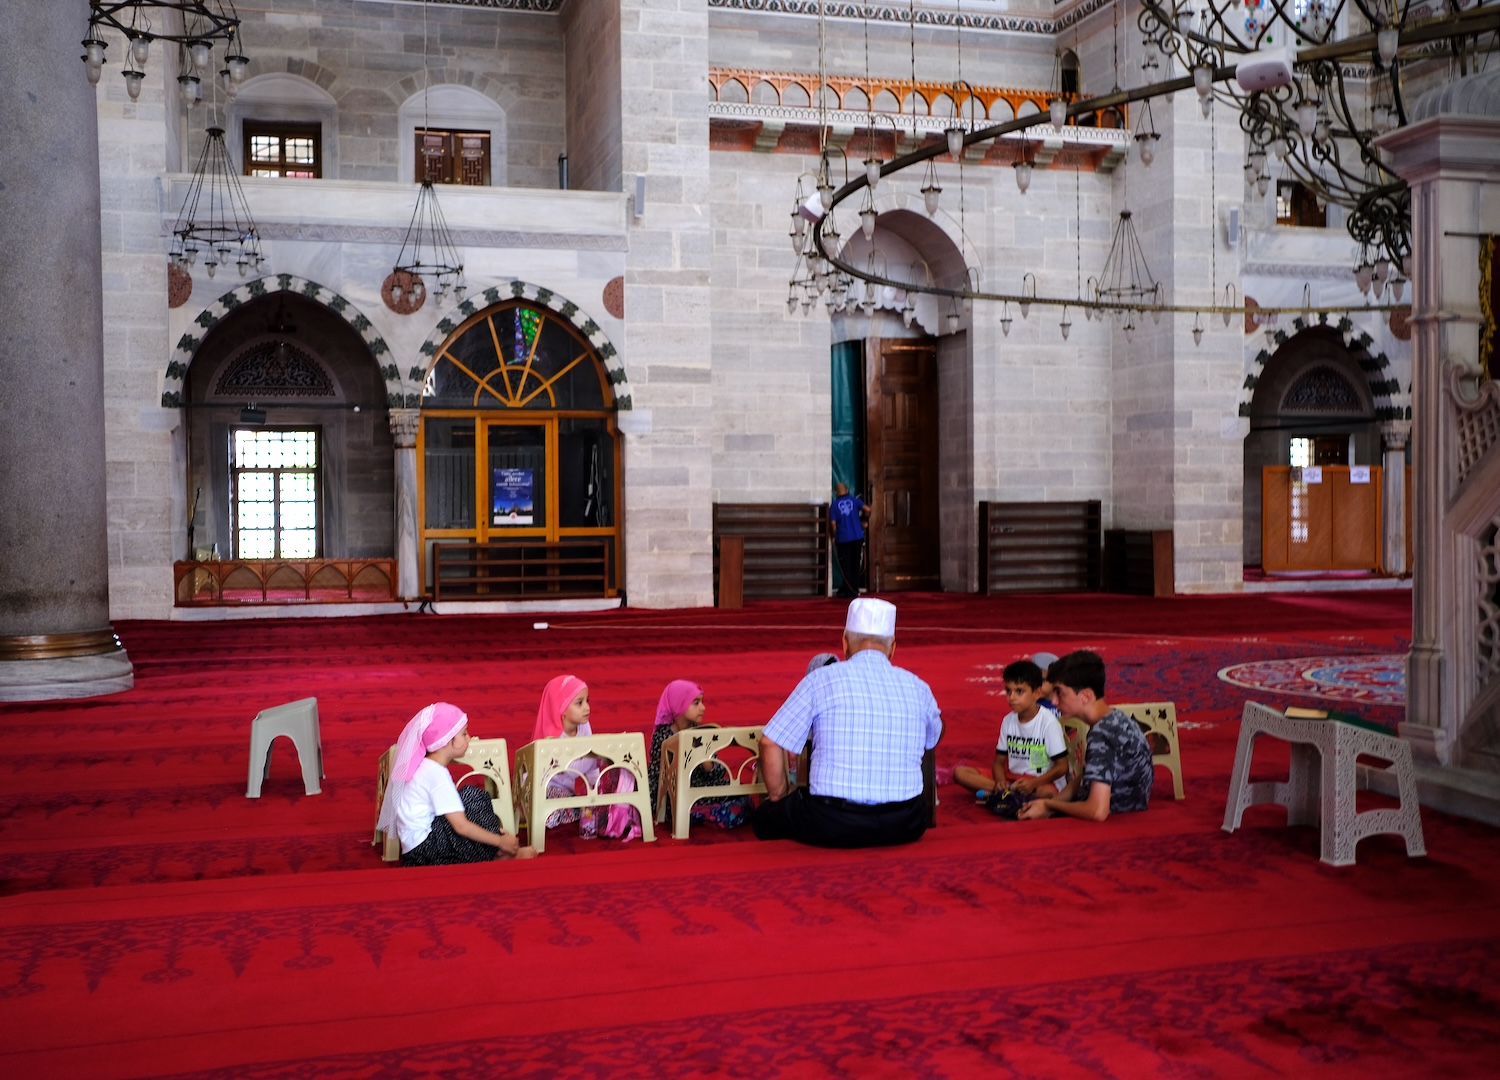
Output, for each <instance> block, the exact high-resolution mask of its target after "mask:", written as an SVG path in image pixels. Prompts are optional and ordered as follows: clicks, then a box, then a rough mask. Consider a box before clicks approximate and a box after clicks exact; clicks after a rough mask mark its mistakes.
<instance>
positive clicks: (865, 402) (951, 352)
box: [830, 196, 977, 592]
mask: <svg viewBox="0 0 1500 1080" xmlns="http://www.w3.org/2000/svg"><path fill="white" fill-rule="evenodd" d="M908 201H909V200H908V199H906V197H903V196H896V197H894V198H892V197H890V196H887V197H884V198H880V199H877V200H876V209H877V210H878V211H879V214H878V217H877V218H876V223H875V233H874V237H873V240H871V241H866V240H865V239H864V235H863V233H862V232H861V231H860V230H857V229H856V230H853V235H852V236H851V238H850V239H849V241H848V242H847V243H846V244H845V245H844V247H843V248H842V249H841V251H840V255H841V258H842V259H843V260H844V261H845V262H847V263H849V264H850V265H853V266H858V267H861V268H864V267H871V266H872V267H873V268H874V270H875V271H876V272H877V273H879V274H880V275H881V276H883V277H889V278H890V279H892V280H896V281H904V280H916V281H924V280H926V281H930V282H932V283H933V284H936V285H942V286H946V287H948V288H960V287H962V286H963V284H964V283H965V280H966V278H965V272H966V268H967V266H968V265H969V264H968V262H967V261H966V260H965V252H964V250H963V248H962V247H961V245H962V244H964V237H963V235H962V233H960V232H958V230H957V227H956V226H957V223H956V222H955V221H953V220H952V219H951V218H948V217H947V216H946V215H939V218H938V220H934V219H932V218H929V217H928V216H927V214H926V213H925V212H923V211H922V210H920V209H918V207H919V206H920V197H917V198H916V200H915V201H912V202H911V204H910V205H908ZM864 288H865V286H864V285H863V284H862V283H861V284H856V286H855V289H854V290H853V291H852V292H851V293H850V296H849V305H848V308H847V309H846V310H845V311H844V312H843V313H834V314H833V315H832V317H831V319H830V328H831V340H830V346H831V357H830V376H831V385H832V387H833V399H832V416H831V418H830V419H831V425H832V434H833V446H832V461H833V464H832V481H831V482H832V483H843V484H847V485H848V487H849V490H850V491H851V492H853V493H855V494H857V495H860V497H862V498H863V499H864V500H865V502H866V503H868V504H869V506H870V528H869V531H868V536H869V540H868V552H869V553H868V557H867V560H866V562H867V565H866V571H865V582H864V584H865V585H866V586H867V587H869V588H871V589H874V590H879V591H886V592H889V591H893V590H901V589H938V588H943V589H949V590H953V591H967V590H969V589H972V588H973V587H974V581H975V580H976V574H977V568H976V565H975V562H974V544H973V535H974V528H975V524H974V513H975V510H974V468H973V462H974V417H973V410H972V409H971V408H969V403H970V402H972V401H973V387H974V377H973V368H974V363H973V354H974V346H973V342H972V340H971V338H972V335H971V333H970V327H971V318H970V316H969V314H968V313H965V312H962V310H961V308H960V307H958V306H955V307H953V309H952V310H953V311H955V312H957V313H958V314H959V318H958V320H957V322H956V324H954V323H952V321H951V320H950V319H949V318H948V315H949V307H948V306H946V304H947V301H944V300H942V299H941V298H938V297H935V296H932V295H928V294H922V295H919V296H917V297H915V307H914V311H913V312H912V318H911V319H910V320H907V319H905V318H903V310H902V309H903V308H904V306H905V304H906V294H905V292H904V291H902V290H896V289H891V288H884V287H879V286H876V287H872V291H871V294H870V300H871V301H872V302H873V305H874V306H873V308H872V309H871V310H870V311H869V313H868V314H866V313H865V312H864V311H863V310H862V309H861V307H860V306H859V305H858V303H857V301H859V300H860V299H862V298H863V297H864ZM940 477H941V480H942V482H941V483H939V478H940Z"/></svg>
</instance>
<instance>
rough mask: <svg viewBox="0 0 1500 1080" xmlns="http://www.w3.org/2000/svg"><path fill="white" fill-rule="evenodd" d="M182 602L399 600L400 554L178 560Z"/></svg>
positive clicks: (175, 574) (176, 586) (175, 573)
mask: <svg viewBox="0 0 1500 1080" xmlns="http://www.w3.org/2000/svg"><path fill="white" fill-rule="evenodd" d="M172 579H173V590H174V596H175V598H176V603H177V606H178V607H216V606H237V605H240V604H375V603H386V602H389V601H392V600H395V599H397V595H396V587H397V579H396V560H395V559H212V560H202V561H199V560H186V561H181V562H176V563H173V564H172Z"/></svg>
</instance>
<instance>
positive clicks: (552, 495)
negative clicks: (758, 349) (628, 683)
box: [417, 301, 620, 596]
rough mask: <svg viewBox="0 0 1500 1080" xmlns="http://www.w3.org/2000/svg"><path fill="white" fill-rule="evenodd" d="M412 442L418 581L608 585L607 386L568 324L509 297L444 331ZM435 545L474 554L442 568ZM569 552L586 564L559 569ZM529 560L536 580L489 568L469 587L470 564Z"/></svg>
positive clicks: (518, 590)
mask: <svg viewBox="0 0 1500 1080" xmlns="http://www.w3.org/2000/svg"><path fill="white" fill-rule="evenodd" d="M417 449H418V455H419V458H420V460H421V461H422V468H421V470H420V472H419V476H418V485H419V487H418V491H419V499H420V504H421V508H422V509H421V518H422V520H421V534H422V541H423V550H424V552H425V553H426V554H427V558H426V563H427V566H426V571H427V581H428V582H429V583H430V584H434V585H435V586H436V587H438V588H440V589H441V590H442V591H441V592H440V593H439V595H454V594H455V593H458V594H462V595H471V596H472V595H481V594H482V595H493V596H517V595H522V596H524V595H535V594H537V592H538V591H539V590H540V591H547V590H546V589H544V588H543V587H542V586H543V584H544V583H545V581H547V580H551V581H552V582H553V585H552V586H551V588H552V594H553V595H558V594H568V593H570V594H571V595H585V594H587V595H613V594H614V592H615V589H616V575H617V564H616V560H617V557H618V553H619V551H620V528H619V524H618V520H619V514H618V507H619V501H620V490H619V476H620V443H619V437H618V431H617V428H616V426H615V399H614V393H613V390H612V388H611V385H610V381H609V375H608V372H607V371H606V370H605V368H604V365H603V363H602V362H601V361H600V359H599V357H598V355H597V354H596V353H595V352H594V350H593V348H592V346H590V345H589V343H588V341H587V340H585V339H584V338H583V337H581V336H580V335H579V333H578V331H577V330H576V329H575V328H574V327H573V325H572V324H571V323H569V322H568V321H567V320H565V319H562V318H560V317H559V316H558V315H557V314H555V313H554V312H552V311H549V310H547V309H546V308H542V307H536V306H532V305H530V304H527V303H524V302H521V301H511V302H508V303H504V304H499V305H497V306H495V307H492V308H488V309H486V310H484V311H482V312H480V313H478V314H477V315H474V316H472V317H470V318H469V319H467V320H466V321H465V322H464V323H463V324H461V325H460V326H459V327H458V328H457V329H456V330H454V332H453V333H452V334H451V335H450V336H449V337H448V340H447V341H445V342H444V343H443V345H442V347H441V348H440V349H438V350H437V355H436V357H435V359H434V360H433V362H432V366H431V367H430V368H429V369H428V372H427V379H426V383H425V385H424V387H423V392H422V425H421V429H420V434H419V436H418V446H417ZM439 546H441V547H442V548H443V552H442V559H447V558H448V556H449V555H450V554H454V553H456V554H455V560H456V559H457V558H458V557H459V556H463V557H467V555H468V553H470V552H478V553H480V555H481V556H482V559H481V558H480V556H475V559H474V560H470V561H469V562H463V563H460V562H458V561H453V562H452V565H453V566H454V567H456V569H455V570H454V571H453V573H452V575H451V576H450V575H449V573H448V571H447V570H446V568H445V566H446V565H447V564H443V565H440V562H441V560H440V558H439V557H438V556H437V555H435V554H434V549H435V548H436V547H439ZM580 552H583V553H584V554H583V555H580V554H579V553H580ZM579 559H586V560H587V561H588V566H589V569H588V570H587V572H586V573H585V572H580V573H579V574H571V573H568V572H566V568H567V567H568V566H574V567H575V568H576V567H577V566H579V565H582V563H580V562H578V561H577V560H579ZM485 560H490V561H488V562H484V561H485ZM494 560H499V561H498V562H495V561H494ZM527 560H531V562H530V563H528V564H527V565H534V566H535V567H545V568H550V570H548V569H538V570H537V571H536V573H537V575H539V576H537V577H536V579H535V581H533V580H532V579H530V578H527V577H526V576H525V574H523V573H522V571H519V570H518V571H516V573H517V574H518V575H520V576H518V577H515V578H514V579H512V578H510V577H505V575H504V574H500V573H499V571H496V576H495V578H494V579H491V580H486V581H485V582H483V583H482V586H481V585H480V584H476V583H475V582H476V580H477V579H476V578H475V577H474V567H475V565H478V564H479V563H480V562H484V564H485V565H488V566H492V567H496V566H502V565H504V566H507V567H509V566H511V563H512V562H514V563H515V565H516V566H520V565H521V564H522V563H526V561H527ZM547 573H551V574H552V578H551V579H547V578H546V574H547ZM584 577H587V579H588V580H587V581H586V582H585V581H583V580H582V579H583V578H584ZM438 578H441V580H437V579H438ZM500 579H503V580H500ZM559 590H560V591H559Z"/></svg>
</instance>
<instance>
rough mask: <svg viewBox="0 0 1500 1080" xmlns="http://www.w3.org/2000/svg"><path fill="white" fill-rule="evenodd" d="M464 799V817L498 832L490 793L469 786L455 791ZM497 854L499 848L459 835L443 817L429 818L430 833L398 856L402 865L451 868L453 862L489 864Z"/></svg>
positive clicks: (483, 827)
mask: <svg viewBox="0 0 1500 1080" xmlns="http://www.w3.org/2000/svg"><path fill="white" fill-rule="evenodd" d="M458 797H459V798H460V799H462V800H463V804H464V817H466V818H468V819H469V820H470V821H472V822H473V823H474V824H475V825H478V826H479V827H480V828H481V829H488V830H489V831H490V832H492V833H501V834H502V835H503V833H504V830H503V829H501V828H500V819H499V818H498V817H496V816H495V807H494V805H493V804H492V803H491V802H490V793H489V792H487V791H485V790H484V788H482V787H476V786H474V785H472V784H471V785H469V786H467V787H461V788H459V789H458ZM499 854H500V849H499V848H495V847H490V845H489V844H481V843H480V842H479V841H478V840H470V839H469V838H468V837H467V836H459V835H458V833H456V832H454V831H453V826H452V825H449V824H448V819H447V818H445V817H439V818H433V819H432V831H431V832H430V833H428V834H427V839H425V840H423V841H422V842H421V843H420V844H418V845H417V846H416V847H414V848H412V849H411V850H410V851H403V852H402V853H401V865H402V866H452V865H454V864H455V863H471V862H489V861H490V860H491V859H493V858H495V856H497V855H499Z"/></svg>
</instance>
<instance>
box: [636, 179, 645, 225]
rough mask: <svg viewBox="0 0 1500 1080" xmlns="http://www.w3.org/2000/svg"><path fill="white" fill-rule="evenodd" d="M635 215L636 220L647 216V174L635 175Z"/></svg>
mask: <svg viewBox="0 0 1500 1080" xmlns="http://www.w3.org/2000/svg"><path fill="white" fill-rule="evenodd" d="M635 216H636V220H640V219H641V218H643V217H645V216H646V174H645V173H636V175H635Z"/></svg>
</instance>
